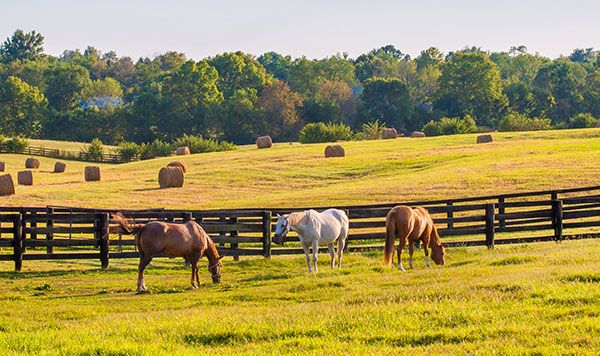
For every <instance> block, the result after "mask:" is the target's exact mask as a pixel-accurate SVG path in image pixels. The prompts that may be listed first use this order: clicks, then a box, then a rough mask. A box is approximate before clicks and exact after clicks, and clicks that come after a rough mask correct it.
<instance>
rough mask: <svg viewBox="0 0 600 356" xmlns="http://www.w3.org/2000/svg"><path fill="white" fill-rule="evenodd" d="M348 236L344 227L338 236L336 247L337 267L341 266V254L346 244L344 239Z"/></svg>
mask: <svg viewBox="0 0 600 356" xmlns="http://www.w3.org/2000/svg"><path fill="white" fill-rule="evenodd" d="M347 238H348V229H346V228H344V229H343V231H342V233H341V234H340V236H338V241H337V243H338V247H337V255H338V268H342V256H343V255H344V246H345V244H346V239H347Z"/></svg>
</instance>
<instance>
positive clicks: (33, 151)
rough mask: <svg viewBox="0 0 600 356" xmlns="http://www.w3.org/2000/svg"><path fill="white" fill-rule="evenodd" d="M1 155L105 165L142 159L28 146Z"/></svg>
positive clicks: (3, 149)
mask: <svg viewBox="0 0 600 356" xmlns="http://www.w3.org/2000/svg"><path fill="white" fill-rule="evenodd" d="M0 153H16V154H25V155H29V156H43V157H51V158H62V159H69V160H75V161H85V162H103V163H127V162H131V161H138V160H139V159H140V157H138V156H135V157H133V158H132V159H129V160H128V159H125V158H124V157H123V156H122V155H119V154H114V153H102V154H101V155H100V157H99V158H96V157H92V156H90V155H89V154H87V153H85V152H81V151H80V152H77V151H66V150H59V149H51V148H45V147H35V146H28V147H26V148H24V149H22V150H9V149H8V148H0Z"/></svg>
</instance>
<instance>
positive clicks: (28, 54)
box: [0, 29, 44, 63]
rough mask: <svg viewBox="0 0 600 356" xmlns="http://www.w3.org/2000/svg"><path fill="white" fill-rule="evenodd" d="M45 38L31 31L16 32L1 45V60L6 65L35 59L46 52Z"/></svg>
mask: <svg viewBox="0 0 600 356" xmlns="http://www.w3.org/2000/svg"><path fill="white" fill-rule="evenodd" d="M43 45H44V36H42V35H41V34H39V33H37V32H35V31H31V32H28V33H25V32H23V30H20V29H19V30H16V31H15V33H13V35H12V36H11V37H9V38H7V39H6V40H5V41H4V42H3V43H2V45H0V58H1V59H2V62H4V63H10V62H12V61H15V60H26V59H35V58H36V57H37V56H38V55H40V54H41V53H42V52H43V51H44V47H43Z"/></svg>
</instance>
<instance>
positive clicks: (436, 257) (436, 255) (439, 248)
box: [431, 242, 446, 265]
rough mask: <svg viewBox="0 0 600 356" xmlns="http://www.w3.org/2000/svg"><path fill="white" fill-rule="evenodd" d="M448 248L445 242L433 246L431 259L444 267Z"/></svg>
mask: <svg viewBox="0 0 600 356" xmlns="http://www.w3.org/2000/svg"><path fill="white" fill-rule="evenodd" d="M445 246H446V244H445V243H443V242H441V243H440V242H437V243H433V244H431V259H432V260H433V262H435V264H436V265H444V264H446V261H445V260H444V254H445V253H446V251H445V249H444V247H445Z"/></svg>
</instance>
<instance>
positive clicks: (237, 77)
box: [208, 52, 273, 98]
mask: <svg viewBox="0 0 600 356" xmlns="http://www.w3.org/2000/svg"><path fill="white" fill-rule="evenodd" d="M208 63H209V64H210V65H211V66H213V67H214V68H215V69H216V70H217V72H218V81H217V87H218V88H219V91H221V92H222V93H223V95H224V97H225V98H228V97H230V96H232V95H234V94H235V93H236V92H237V91H238V90H240V89H255V90H256V91H257V92H260V91H261V90H262V89H263V88H264V87H265V86H266V85H268V84H269V83H271V82H272V80H273V78H272V77H271V76H270V75H269V74H268V73H267V71H266V69H265V68H264V67H263V66H262V65H261V64H260V63H259V62H258V61H257V60H256V59H254V58H253V57H252V56H250V55H248V54H245V53H243V52H235V53H223V54H220V55H217V56H215V57H213V58H211V59H209V60H208Z"/></svg>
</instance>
